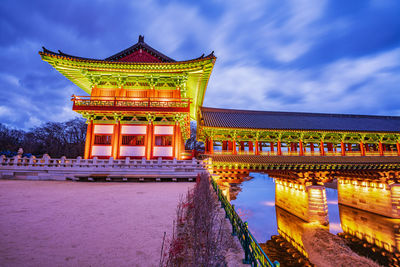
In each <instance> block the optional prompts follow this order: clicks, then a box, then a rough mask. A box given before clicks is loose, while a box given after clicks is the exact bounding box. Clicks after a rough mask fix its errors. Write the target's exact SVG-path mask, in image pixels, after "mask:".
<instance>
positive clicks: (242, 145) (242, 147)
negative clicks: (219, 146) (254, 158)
mask: <svg viewBox="0 0 400 267" xmlns="http://www.w3.org/2000/svg"><path fill="white" fill-rule="evenodd" d="M239 151H241V152H243V151H244V141H240V150H239Z"/></svg>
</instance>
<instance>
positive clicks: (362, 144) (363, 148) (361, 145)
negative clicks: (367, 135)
mask: <svg viewBox="0 0 400 267" xmlns="http://www.w3.org/2000/svg"><path fill="white" fill-rule="evenodd" d="M360 152H361V156H365V147H364V143H363V141H360Z"/></svg>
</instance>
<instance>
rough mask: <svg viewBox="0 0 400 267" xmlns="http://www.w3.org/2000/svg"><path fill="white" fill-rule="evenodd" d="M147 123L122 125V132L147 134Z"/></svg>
mask: <svg viewBox="0 0 400 267" xmlns="http://www.w3.org/2000/svg"><path fill="white" fill-rule="evenodd" d="M146 128H147V127H146V126H145V125H122V126H121V134H143V135H145V134H146V130H147V129H146Z"/></svg>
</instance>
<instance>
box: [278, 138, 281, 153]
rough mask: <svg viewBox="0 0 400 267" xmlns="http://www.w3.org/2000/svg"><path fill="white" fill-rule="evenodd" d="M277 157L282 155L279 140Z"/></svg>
mask: <svg viewBox="0 0 400 267" xmlns="http://www.w3.org/2000/svg"><path fill="white" fill-rule="evenodd" d="M278 155H279V156H280V155H282V147H281V140H278Z"/></svg>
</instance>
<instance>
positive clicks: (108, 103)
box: [71, 95, 190, 112]
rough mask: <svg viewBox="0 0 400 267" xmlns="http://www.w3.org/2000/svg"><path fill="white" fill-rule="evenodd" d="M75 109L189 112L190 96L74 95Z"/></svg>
mask: <svg viewBox="0 0 400 267" xmlns="http://www.w3.org/2000/svg"><path fill="white" fill-rule="evenodd" d="M71 100H72V101H73V102H74V104H73V107H72V109H73V110H127V111H136V110H155V111H175V112H188V111H189V110H190V99H189V98H159V97H146V98H140V97H118V96H117V97H112V96H93V97H91V96H75V95H73V96H72V99H71Z"/></svg>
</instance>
